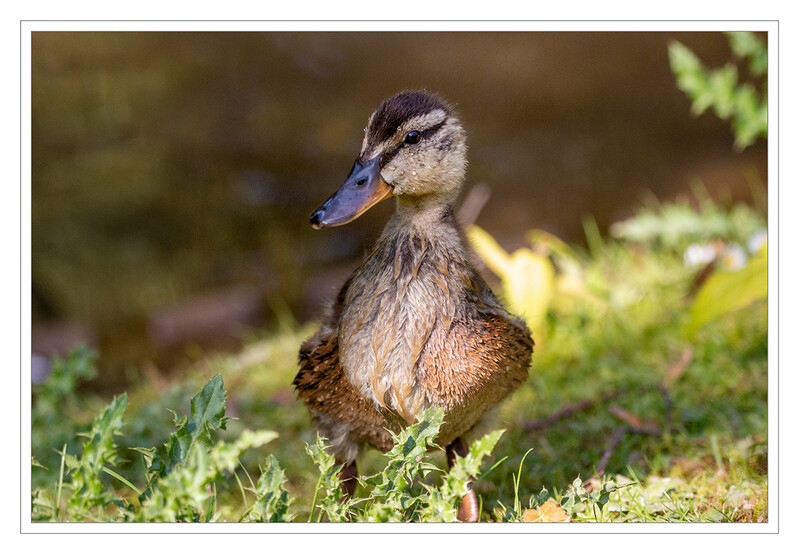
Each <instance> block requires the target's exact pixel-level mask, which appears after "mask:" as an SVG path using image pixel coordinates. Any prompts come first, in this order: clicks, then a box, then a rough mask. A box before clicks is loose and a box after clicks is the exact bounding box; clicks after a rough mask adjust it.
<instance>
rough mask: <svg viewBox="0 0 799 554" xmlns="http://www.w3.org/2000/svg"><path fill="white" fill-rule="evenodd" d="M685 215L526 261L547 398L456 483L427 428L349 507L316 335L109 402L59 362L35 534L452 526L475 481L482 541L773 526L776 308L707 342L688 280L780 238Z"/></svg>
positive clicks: (41, 443) (273, 342)
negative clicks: (495, 525) (302, 352)
mask: <svg viewBox="0 0 799 554" xmlns="http://www.w3.org/2000/svg"><path fill="white" fill-rule="evenodd" d="M678 208H679V209H676V208H675V207H674V206H666V207H661V208H656V209H649V210H645V211H642V213H640V214H639V215H638V216H636V217H637V219H636V218H633V219H632V220H630V221H629V222H627V223H628V224H627V225H626V226H624V225H622V226H619V227H617V228H616V229H615V236H612V237H601V236H599V234H598V233H597V232H595V231H592V229H593V226H592V225H590V224H588V225H587V226H586V229H587V232H588V233H589V237H588V238H589V240H588V244H589V245H590V246H589V248H588V250H586V251H582V250H580V249H578V248H576V247H570V246H567V245H563V244H561V243H559V242H558V241H557V240H556V239H554V237H548V236H546V235H545V234H542V233H534V234H532V235H530V238H531V246H530V248H529V249H528V250H529V252H524V253H523V254H524V256H526V259H528V260H534V261H535V263H536V264H538V265H541V264H546V263H548V264H551V269H552V272H551V273H552V275H553V281H552V283H551V286H549V289H547V290H550V293H548V295H547V303H546V305H545V308H546V309H545V310H543V311H542V310H540V309H537V310H533V311H530V312H527V313H530V314H533V315H531V316H530V317H531V318H538V319H533V320H530V325H531V327H532V328H533V329H535V339H536V351H535V354H534V356H533V366H532V367H533V370H532V372H531V377H530V379H529V380H528V381H527V383H525V385H524V386H523V387H522V388H521V389H520V390H519V391H517V393H516V394H515V395H514V396H513V397H512V398H511V399H510V400H509V401H507V402H506V403H504V404H503V405H502V406H501V407H500V408H499V410H498V413H497V416H496V421H495V427H494V428H495V429H504V430H505V431H504V433H503V434H502V435H501V437H500V435H499V433H493V434H489V435H487V436H486V437H485V438H484V440H482V441H480V442H477V443H476V444H475V445H473V449H472V452H471V454H470V456H469V457H467V459H465V460H463V461H462V463H461V465H459V466H457V467H456V468H455V469H453V470H452V471H450V472H446V471H444V470H443V469H441V468H445V467H446V462H445V459H444V455H443V452H442V451H441V450H440V449H436V448H433V449H432V450H430V451H429V452H427V453H425V451H426V450H427V446H429V445H430V444H432V442H434V440H435V430H436V429H437V425H438V424H439V423H440V419H437V418H440V414H437V413H436V412H430V413H428V414H426V417H425V418H424V419H422V420H421V421H420V422H419V423H418V424H417V426H414V427H413V428H411V429H409V430H407V431H406V432H403V433H402V434H401V435H400V436H398V437H396V440H397V448H395V450H394V451H392V452H391V453H389V454H387V455H382V454H380V453H378V452H375V451H371V450H367V451H366V452H364V454H363V456H362V458H361V459H360V460H359V469H360V470H361V474H362V475H364V476H365V477H364V478H363V482H362V483H361V486H359V488H358V491H357V493H356V495H355V498H354V499H353V500H352V501H348V502H342V501H341V498H340V497H339V496H338V495H339V492H338V483H337V477H336V472H335V467H334V466H333V461H332V459H330V457H329V456H328V455H327V454H326V453H325V450H324V444H323V443H322V442H320V441H319V440H318V438H317V437H316V435H315V433H314V431H313V428H312V426H311V424H310V420H309V417H308V414H307V412H306V410H305V409H304V408H303V406H302V405H301V404H300V403H299V402H298V401H297V400H296V399H295V395H294V393H293V391H292V390H291V387H290V383H291V381H292V379H293V377H294V374H295V373H296V370H297V367H296V363H295V360H296V355H297V351H298V349H299V345H300V343H301V342H302V340H303V339H304V338H305V337H307V336H308V335H309V334H310V333H311V332H312V331H313V326H301V325H299V324H297V323H296V322H294V321H293V320H291V319H290V318H283V320H282V323H281V325H280V327H279V328H278V329H275V330H273V331H272V332H269V333H268V334H264V335H263V336H260V337H254V338H253V339H252V341H251V342H250V343H249V344H248V346H247V347H246V348H244V350H243V351H241V352H240V353H238V354H235V355H221V354H212V355H209V356H207V357H206V358H204V359H203V360H202V361H200V362H199V363H197V364H195V365H194V366H192V367H191V368H189V369H187V370H186V371H185V373H184V374H183V375H182V376H181V377H180V379H175V380H173V381H163V380H162V379H160V378H157V377H150V378H146V377H143V378H142V380H141V381H140V382H138V383H136V384H135V385H134V386H132V387H131V389H130V390H129V391H128V394H127V395H124V396H120V397H117V398H115V399H114V400H112V401H111V402H110V403H109V402H108V399H101V398H98V397H94V396H87V395H83V394H79V393H77V392H76V390H79V387H78V385H79V383H80V382H81V381H83V380H87V379H90V378H91V377H92V374H93V372H92V364H93V357H92V356H93V354H92V353H91V352H89V351H87V350H78V351H76V352H74V353H73V354H71V355H70V356H69V357H68V358H66V359H65V360H61V361H59V362H57V363H56V364H55V373H54V375H53V376H52V377H51V378H50V380H48V381H47V382H46V383H44V384H42V385H38V386H36V387H35V388H34V405H33V422H34V424H33V425H34V427H33V434H32V439H33V441H32V446H33V456H34V463H33V465H32V470H31V471H32V482H33V490H32V512H31V513H32V519H33V520H35V521H294V522H307V521H449V520H452V519H453V518H454V513H455V511H454V510H455V503H456V499H457V497H458V496H459V495H460V494H462V492H463V487H464V486H465V483H466V481H467V480H469V479H476V483H475V485H474V487H475V489H476V491H477V492H478V494H479V496H480V499H481V508H482V509H481V521H488V522H518V521H524V520H525V519H527V520H538V521H555V520H558V519H561V520H562V519H565V520H572V521H578V522H585V521H599V522H762V521H767V519H768V505H767V492H768V491H767V460H768V443H767V386H766V385H767V372H768V351H767V337H768V328H767V317H766V315H767V307H766V304H765V302H764V301H763V300H762V299H760V296H759V295H758V294H754V295H753V296H752V300H751V301H749V302H748V303H747V305H746V306H744V307H742V308H736V309H732V308H731V309H730V310H726V311H725V310H719V311H718V314H717V315H716V316H715V317H714V318H711V319H710V320H708V321H704V322H703V323H702V324H701V325H699V326H692V319H691V318H692V306H693V305H694V303H695V302H696V298H697V297H698V296H699V295H700V294H699V292H698V291H701V290H702V288H703V287H707V286H709V285H708V284H709V283H711V282H712V281H713V280H711V279H707V280H703V279H704V278H703V274H704V273H707V272H703V266H691V265H687V264H686V261H685V259H684V253H685V251H686V250H687V249H688V247H689V246H690V245H692V244H698V243H699V244H704V243H708V244H710V243H712V244H715V245H717V246H718V247H719V248H717V253H718V254H717V259H716V261H715V264H716V266H717V269H715V270H714V271H715V272H716V273H719V272H724V271H726V270H725V269H724V265H725V263H724V260H725V258H724V251H725V250H724V248H727V249H728V250H729V249H731V248H732V247H733V246H735V245H745V244H746V240H747V239H748V238H749V237H750V236H751V234H752V233H753V232H755V231H756V230H757V229H758V228H765V221H764V219H763V217H762V216H761V215H759V214H757V213H756V212H754V211H753V210H751V209H749V208H745V207H741V206H735V207H733V208H731V209H724V208H721V207H719V206H714V205H711V204H708V203H705V204H704V207H703V208H701V209H700V211H699V212H696V215H697V217H695V218H694V219H693V220H691V225H685V222H686V217H687V216H688V215H689V213H688V212H689V211H691V209H689V208H687V207H685V206H683V207H678ZM702 210H713V211H712V213H710V212H708V213H705V214H704V215H705V216H709V215H712V216H713V217H705V218H703V217H702ZM725 217H726V218H728V219H732V218H735V222H736V224H735V225H726V226H725V225H718V219H719V218H722V219H724V218H725ZM703 220H705V221H712V222H714V223H713V225H712V228H710V226H707V225H706V226H703V225H702V221H703ZM725 221H726V222H727V223H729V221H727V220H725ZM636 223H638V225H637V226H636V225H635V224H636ZM658 229H660V231H658ZM675 229H677V230H676V231H675ZM719 245H721V246H719ZM514 255H515V253H514ZM535 256H539V257H538V258H536V257H535ZM520 257H521V256H520ZM754 258H755V256H753V257H752V259H754ZM509 259H510V258H509ZM528 267H533V266H532V265H529V264H528ZM536 267H537V266H536ZM747 267H748V266H747ZM752 267H754V266H752ZM708 269H709V268H708ZM514 275H515V276H514ZM755 277H756V278H760V277H759V276H757V275H755ZM504 278H505V279H513V278H524V274H520V275H516V274H514V273H513V272H509V273H508V274H507V275H505V276H504ZM537 286H539V285H537ZM750 289H751V287H750ZM730 294H734V291H733V292H732V293H730ZM528 296H529V295H528ZM522 297H525V295H522ZM724 301H725V298H724V297H723V296H722V297H720V300H718V302H724ZM520 311H521V312H522V313H525V312H524V310H520ZM536 314H537V315H536ZM198 391H199V392H198ZM578 408H579V409H578ZM569 409H570V411H565V410H569ZM169 410H174V412H173V413H172V414H170V411H169ZM553 414H559V415H560V416H562V417H559V418H552V419H551V420H547V418H548V417H550V416H552V415H553ZM533 510H535V511H533Z"/></svg>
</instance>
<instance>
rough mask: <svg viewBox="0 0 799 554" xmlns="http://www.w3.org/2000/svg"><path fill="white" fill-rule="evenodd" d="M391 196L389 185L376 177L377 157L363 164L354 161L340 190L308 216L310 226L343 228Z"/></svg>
mask: <svg viewBox="0 0 799 554" xmlns="http://www.w3.org/2000/svg"><path fill="white" fill-rule="evenodd" d="M392 194H393V189H392V188H391V185H389V184H388V183H386V182H385V181H384V180H383V177H381V176H380V159H379V157H375V158H373V159H371V160H369V161H368V162H365V163H363V164H362V163H361V162H360V161H358V160H356V161H355V164H354V165H353V166H352V171H351V172H350V176H349V177H347V180H346V181H344V184H343V185H342V186H341V188H340V189H338V191H336V192H335V194H333V196H331V197H330V198H328V199H327V201H326V202H325V203H324V204H322V205H321V206H319V209H317V210H316V211H315V212H314V213H313V215H311V225H313V227H314V229H321V228H322V227H335V226H337V225H344V224H345V223H349V222H350V221H352V220H354V219H357V218H358V217H359V216H360V215H361V214H362V213H364V212H365V211H366V210H368V209H369V208H371V207H372V206H374V205H375V204H377V203H378V202H380V201H381V200H383V199H385V198H388V197H389V196H392Z"/></svg>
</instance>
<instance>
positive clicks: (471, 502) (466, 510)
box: [458, 490, 480, 523]
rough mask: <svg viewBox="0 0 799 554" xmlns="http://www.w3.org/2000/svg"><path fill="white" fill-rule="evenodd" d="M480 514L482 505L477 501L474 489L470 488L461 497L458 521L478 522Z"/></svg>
mask: <svg viewBox="0 0 799 554" xmlns="http://www.w3.org/2000/svg"><path fill="white" fill-rule="evenodd" d="M479 515H480V505H479V504H478V503H477V495H476V494H475V492H474V491H473V490H470V491H469V492H467V493H466V495H465V496H464V497H463V498H461V502H460V504H458V521H463V522H465V523H477V518H478V516H479Z"/></svg>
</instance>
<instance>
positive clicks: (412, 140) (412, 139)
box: [405, 131, 422, 144]
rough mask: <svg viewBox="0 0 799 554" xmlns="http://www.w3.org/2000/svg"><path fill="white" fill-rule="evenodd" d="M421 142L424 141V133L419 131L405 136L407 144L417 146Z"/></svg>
mask: <svg viewBox="0 0 799 554" xmlns="http://www.w3.org/2000/svg"><path fill="white" fill-rule="evenodd" d="M420 140H422V133H420V132H419V131H411V132H410V133H408V134H407V135H405V144H416V143H417V142H419V141H420Z"/></svg>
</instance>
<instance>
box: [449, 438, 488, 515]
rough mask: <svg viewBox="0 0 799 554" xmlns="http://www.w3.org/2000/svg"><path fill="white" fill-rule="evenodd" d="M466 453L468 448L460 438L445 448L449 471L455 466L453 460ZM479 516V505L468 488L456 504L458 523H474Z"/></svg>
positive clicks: (473, 493)
mask: <svg viewBox="0 0 799 554" xmlns="http://www.w3.org/2000/svg"><path fill="white" fill-rule="evenodd" d="M468 452H469V448H468V447H467V446H466V443H465V442H464V441H463V440H461V438H460V437H458V438H457V439H455V440H454V441H452V443H451V444H450V445H449V446H447V463H448V464H449V467H450V469H452V466H453V465H454V464H455V458H456V457H457V456H461V457H463V456H466V454H467V453H468ZM479 516H480V505H479V504H478V502H477V494H475V492H474V491H473V490H471V488H470V489H469V492H467V493H466V494H465V495H464V496H463V498H461V501H460V503H459V504H458V521H463V522H466V523H476V522H477V518H478V517H479Z"/></svg>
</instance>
